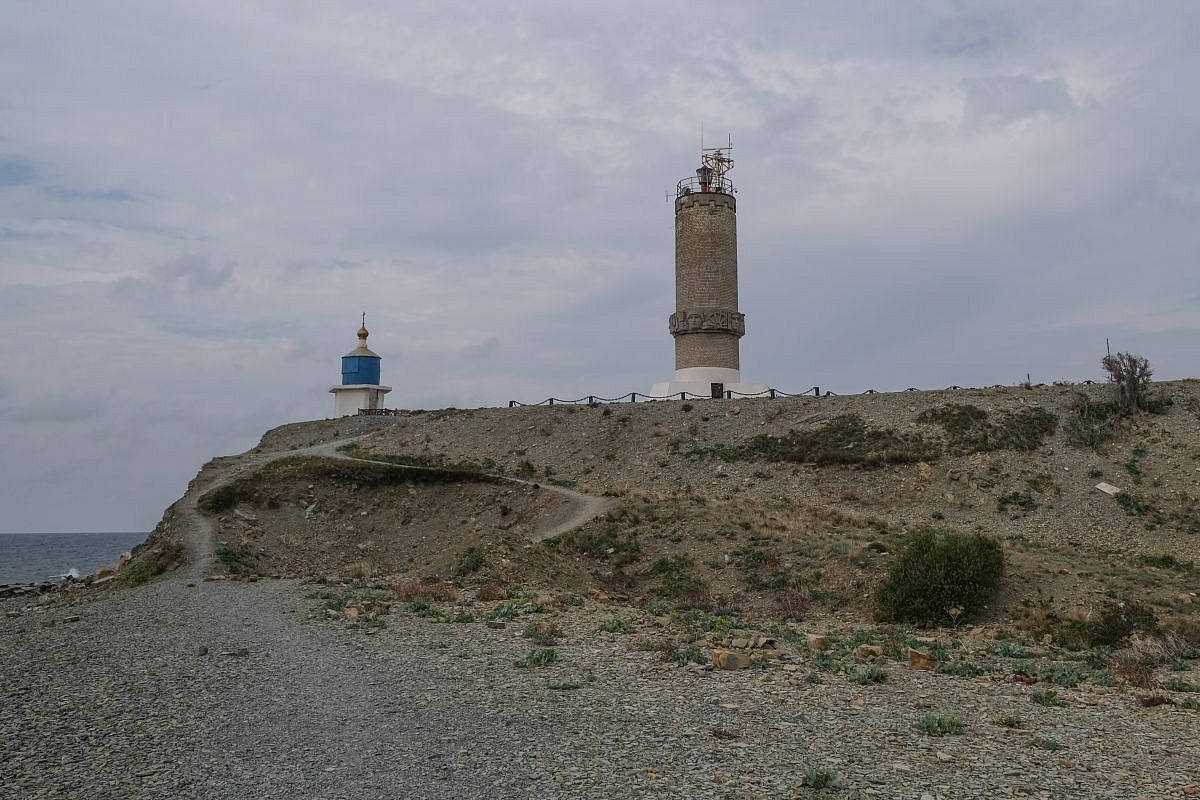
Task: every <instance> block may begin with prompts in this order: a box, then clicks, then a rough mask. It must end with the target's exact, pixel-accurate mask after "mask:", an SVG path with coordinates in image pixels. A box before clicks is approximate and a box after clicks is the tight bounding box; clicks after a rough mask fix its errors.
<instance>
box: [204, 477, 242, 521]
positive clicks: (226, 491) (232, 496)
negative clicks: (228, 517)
mask: <svg viewBox="0 0 1200 800" xmlns="http://www.w3.org/2000/svg"><path fill="white" fill-rule="evenodd" d="M237 501H238V490H237V487H236V486H235V485H234V484H232V483H226V484H223V485H221V486H218V487H217V488H215V489H210V490H209V491H207V492H205V493H204V494H202V495H200V499H199V500H197V501H196V505H197V506H198V507H199V508H200V510H201V511H207V512H208V513H210V514H220V513H221V512H222V511H228V510H229V509H231V508H233V506H234V504H235V503H237Z"/></svg>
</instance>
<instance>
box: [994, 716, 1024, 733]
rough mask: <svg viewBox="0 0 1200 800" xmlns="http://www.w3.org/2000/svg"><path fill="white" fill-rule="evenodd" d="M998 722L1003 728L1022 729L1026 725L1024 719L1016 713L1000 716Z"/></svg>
mask: <svg viewBox="0 0 1200 800" xmlns="http://www.w3.org/2000/svg"><path fill="white" fill-rule="evenodd" d="M996 724H997V725H999V726H1000V727H1001V728H1011V729H1013V730H1020V729H1021V728H1024V727H1025V722H1024V720H1022V719H1021V718H1020V717H1018V716H1016V715H1015V714H1005V715H1004V716H1003V717H1000V718H999V719H997V720H996Z"/></svg>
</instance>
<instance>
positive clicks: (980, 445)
mask: <svg viewBox="0 0 1200 800" xmlns="http://www.w3.org/2000/svg"><path fill="white" fill-rule="evenodd" d="M917 422H922V423H926V424H936V425H940V426H942V430H943V431H945V434H946V447H947V449H949V450H950V452H951V453H953V454H955V455H966V454H968V453H989V452H991V451H993V450H1021V451H1025V452H1028V451H1030V450H1036V449H1038V448H1039V447H1041V446H1042V443H1043V442H1045V440H1046V437H1048V436H1050V435H1052V434H1053V433H1054V430H1055V428H1057V427H1058V417H1056V416H1055V415H1054V414H1051V413H1050V412H1049V411H1046V410H1045V409H1043V408H1022V409H1019V410H1017V411H1001V412H1000V418H999V420H997V421H995V422H993V421H992V420H990V419H989V418H988V413H987V412H986V411H984V410H983V409H982V408H979V407H978V406H971V405H959V404H957V403H950V404H948V405H944V406H938V407H936V408H927V409H925V410H924V411H922V412H921V413H920V414H918V415H917Z"/></svg>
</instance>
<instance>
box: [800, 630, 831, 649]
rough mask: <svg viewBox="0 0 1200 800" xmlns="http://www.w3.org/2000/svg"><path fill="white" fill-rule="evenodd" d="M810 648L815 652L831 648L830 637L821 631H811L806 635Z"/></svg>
mask: <svg viewBox="0 0 1200 800" xmlns="http://www.w3.org/2000/svg"><path fill="white" fill-rule="evenodd" d="M804 639H805V642H806V643H807V644H808V649H809V650H812V651H813V652H820V651H821V650H828V649H829V637H828V636H825V635H823V634H820V633H810V634H808V635H807V636H805V637H804Z"/></svg>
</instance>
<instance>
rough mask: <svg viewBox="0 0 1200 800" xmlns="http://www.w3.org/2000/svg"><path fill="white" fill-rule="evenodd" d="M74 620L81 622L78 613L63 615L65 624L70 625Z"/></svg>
mask: <svg viewBox="0 0 1200 800" xmlns="http://www.w3.org/2000/svg"><path fill="white" fill-rule="evenodd" d="M72 622H79V615H78V614H72V615H71V616H69V617H63V624H64V625H70V624H71V623H72Z"/></svg>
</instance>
